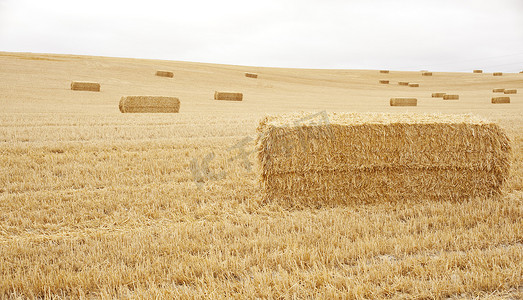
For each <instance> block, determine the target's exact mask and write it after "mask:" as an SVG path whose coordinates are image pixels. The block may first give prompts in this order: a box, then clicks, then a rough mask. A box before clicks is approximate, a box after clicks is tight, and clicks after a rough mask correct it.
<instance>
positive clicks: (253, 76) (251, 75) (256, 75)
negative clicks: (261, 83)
mask: <svg viewBox="0 0 523 300" xmlns="http://www.w3.org/2000/svg"><path fill="white" fill-rule="evenodd" d="M245 77H249V78H258V74H255V73H245Z"/></svg>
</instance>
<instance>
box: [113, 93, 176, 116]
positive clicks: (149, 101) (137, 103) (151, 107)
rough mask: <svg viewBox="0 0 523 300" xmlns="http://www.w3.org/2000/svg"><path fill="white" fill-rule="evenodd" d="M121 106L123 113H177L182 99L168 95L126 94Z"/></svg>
mask: <svg viewBox="0 0 523 300" xmlns="http://www.w3.org/2000/svg"><path fill="white" fill-rule="evenodd" d="M119 108H120V111H121V112H122V113H177V112H179V111H180V100H179V99H178V98H176V97H166V96H124V97H122V98H121V99H120V105H119Z"/></svg>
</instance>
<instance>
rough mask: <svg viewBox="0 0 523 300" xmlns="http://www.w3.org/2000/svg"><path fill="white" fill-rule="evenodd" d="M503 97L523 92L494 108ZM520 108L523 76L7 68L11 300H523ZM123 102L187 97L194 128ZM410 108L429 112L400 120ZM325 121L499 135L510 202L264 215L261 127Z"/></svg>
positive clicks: (6, 255) (4, 163)
mask: <svg viewBox="0 0 523 300" xmlns="http://www.w3.org/2000/svg"><path fill="white" fill-rule="evenodd" d="M156 70H171V71H173V72H174V74H175V75H174V78H162V77H157V76H154V74H155V72H156ZM244 72H256V73H258V74H259V78H258V79H253V78H246V77H245V76H244ZM380 79H389V80H390V81H391V84H389V85H384V84H379V83H378V81H379V80H380ZM72 80H87V81H96V82H99V83H100V84H101V92H99V93H97V92H79V91H71V90H70V89H69V84H70V82H71V81H72ZM398 81H409V82H416V83H419V84H420V87H405V86H399V85H398V84H397V82H398ZM498 87H499V88H516V89H518V94H515V95H510V96H511V103H510V104H499V105H494V104H491V103H490V98H491V97H492V96H494V94H493V93H492V89H493V88H498ZM215 90H231V91H239V92H243V93H244V101H242V102H229V101H215V100H213V94H214V91H215ZM433 92H446V93H456V94H459V95H460V100H458V101H444V100H442V99H440V98H431V94H432V93H433ZM522 92H523V74H504V75H503V76H499V77H498V76H496V77H494V76H492V73H485V74H472V71H471V72H470V73H440V72H434V73H433V76H421V73H420V72H400V71H393V70H392V71H391V73H390V74H379V72H378V71H377V70H298V69H279V68H258V67H242V66H228V65H213V64H200V63H187V62H173V61H158V60H138V59H123V58H104V57H88V56H73V55H43V54H23V53H1V52H0V298H9V297H12V298H17V297H34V298H37V297H38V298H40V297H49V298H53V297H58V298H61V297H63V298H67V297H73V298H78V297H84V298H90V297H104V298H114V297H118V298H134V297H138V298H151V297H157V298H172V297H178V298H229V297H234V298H245V297H249V298H254V297H261V298H265V297H268V298H303V297H307V296H312V297H318V298H334V297H342V298H415V299H425V298H429V299H430V298H436V299H439V298H448V297H450V298H462V297H465V298H475V297H487V298H488V297H492V298H496V297H502V298H514V299H517V298H521V297H522V295H523V279H522V278H523V95H522V94H521V93H522ZM126 95H164V96H176V97H179V98H180V101H181V109H180V113H178V114H122V113H120V112H119V110H118V102H119V100H120V97H121V96H126ZM403 96H408V97H417V98H418V106H417V107H409V108H407V107H404V108H402V107H390V106H389V99H390V98H391V97H403ZM324 110H325V111H329V112H332V111H340V112H341V111H349V112H354V111H355V112H367V111H370V112H430V113H474V114H477V115H480V116H483V117H485V118H488V119H491V120H494V121H497V122H498V123H499V124H500V125H501V126H502V127H503V128H504V129H505V131H506V133H507V135H508V136H509V137H510V139H511V143H512V155H513V158H512V169H511V173H510V176H509V178H508V180H507V182H506V185H505V188H504V192H503V195H502V196H501V197H499V198H494V199H471V200H470V201H466V202H462V203H457V202H452V201H446V200H445V199H442V200H441V201H424V200H423V199H421V198H420V199H419V200H417V201H412V200H405V201H400V202H394V203H391V202H385V201H380V199H375V201H374V202H372V203H365V204H361V203H354V204H352V205H347V206H321V205H319V206H318V207H300V206H294V205H293V203H276V202H271V201H264V200H263V197H262V196H263V195H262V191H261V189H260V187H259V185H258V181H257V175H256V174H257V173H256V167H257V164H256V156H255V153H251V152H252V151H253V150H254V138H255V137H256V136H255V135H256V126H257V124H258V121H259V120H260V119H261V118H262V117H263V116H265V115H266V114H275V113H283V112H292V111H306V112H310V113H315V112H319V111H324ZM243 151H245V152H247V154H248V156H247V158H248V159H245V156H244V154H245V153H244V152H243ZM202 174H203V175H202Z"/></svg>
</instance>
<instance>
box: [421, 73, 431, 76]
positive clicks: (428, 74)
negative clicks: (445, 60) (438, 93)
mask: <svg viewBox="0 0 523 300" xmlns="http://www.w3.org/2000/svg"><path fill="white" fill-rule="evenodd" d="M421 76H432V72H422V73H421Z"/></svg>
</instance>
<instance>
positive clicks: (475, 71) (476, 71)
mask: <svg viewBox="0 0 523 300" xmlns="http://www.w3.org/2000/svg"><path fill="white" fill-rule="evenodd" d="M472 73H478V74H480V73H483V70H473V71H472Z"/></svg>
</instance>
